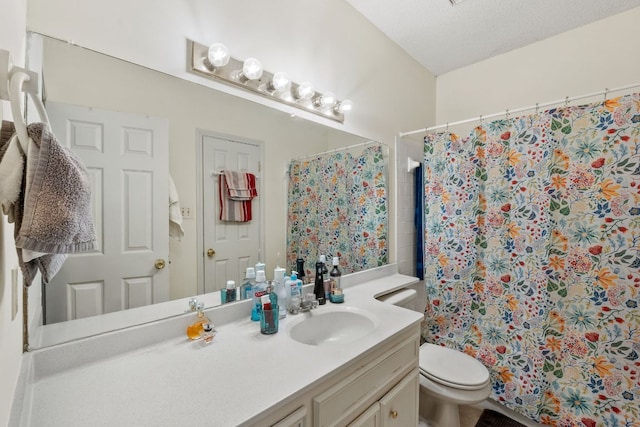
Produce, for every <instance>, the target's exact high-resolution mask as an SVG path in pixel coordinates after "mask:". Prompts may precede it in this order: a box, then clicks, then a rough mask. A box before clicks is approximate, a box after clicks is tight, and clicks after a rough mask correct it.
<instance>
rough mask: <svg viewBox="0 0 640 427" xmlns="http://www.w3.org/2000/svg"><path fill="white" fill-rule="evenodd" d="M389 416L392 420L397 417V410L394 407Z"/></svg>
mask: <svg viewBox="0 0 640 427" xmlns="http://www.w3.org/2000/svg"><path fill="white" fill-rule="evenodd" d="M391 418H393V419H394V420H395V419H396V418H398V411H396V410H395V409H393V410H391Z"/></svg>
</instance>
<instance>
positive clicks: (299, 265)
mask: <svg viewBox="0 0 640 427" xmlns="http://www.w3.org/2000/svg"><path fill="white" fill-rule="evenodd" d="M296 271H297V272H298V279H300V280H302V283H307V282H305V273H304V259H302V258H298V259H296Z"/></svg>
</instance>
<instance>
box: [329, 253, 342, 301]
mask: <svg viewBox="0 0 640 427" xmlns="http://www.w3.org/2000/svg"><path fill="white" fill-rule="evenodd" d="M339 263H340V260H339V259H338V257H337V256H334V257H333V261H332V264H333V268H332V269H331V272H329V277H330V279H331V294H330V295H329V300H330V301H331V302H334V303H341V302H344V295H343V293H342V286H341V284H340V277H341V276H342V273H341V272H340V269H339V268H338V264H339Z"/></svg>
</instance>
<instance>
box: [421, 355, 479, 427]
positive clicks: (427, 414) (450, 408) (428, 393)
mask: <svg viewBox="0 0 640 427" xmlns="http://www.w3.org/2000/svg"><path fill="white" fill-rule="evenodd" d="M419 360H420V361H419V365H420V393H421V398H420V403H421V405H422V406H421V408H420V413H421V415H422V416H423V417H424V418H425V419H426V420H427V421H428V422H429V423H430V424H431V425H432V426H434V427H459V426H460V418H459V413H458V406H459V405H474V404H476V403H480V402H482V401H483V400H485V399H486V398H487V397H489V394H490V393H491V380H490V377H489V371H488V370H487V368H485V366H484V365H483V364H482V363H480V362H479V361H478V360H476V359H474V358H473V357H471V356H469V355H467V354H464V353H462V352H460V351H456V350H452V349H450V348H446V347H441V346H438V345H435V344H429V343H425V344H422V345H421V346H420V356H419Z"/></svg>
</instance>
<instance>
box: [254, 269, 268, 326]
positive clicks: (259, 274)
mask: <svg viewBox="0 0 640 427" xmlns="http://www.w3.org/2000/svg"><path fill="white" fill-rule="evenodd" d="M267 293H268V292H267V278H266V276H265V274H264V270H258V271H256V285H255V286H254V287H253V307H252V308H251V320H254V321H256V322H257V321H259V320H260V312H261V311H262V302H261V299H260V298H262V296H263V295H267Z"/></svg>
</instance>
